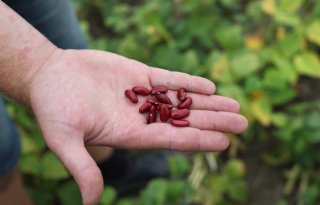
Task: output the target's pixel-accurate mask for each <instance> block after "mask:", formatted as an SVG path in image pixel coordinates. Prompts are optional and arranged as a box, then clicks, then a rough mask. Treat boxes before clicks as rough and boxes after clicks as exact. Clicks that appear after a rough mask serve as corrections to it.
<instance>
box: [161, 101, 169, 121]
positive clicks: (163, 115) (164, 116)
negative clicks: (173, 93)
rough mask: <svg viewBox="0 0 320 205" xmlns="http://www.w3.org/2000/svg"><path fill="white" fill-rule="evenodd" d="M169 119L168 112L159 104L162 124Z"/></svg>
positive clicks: (166, 108) (167, 109) (163, 105)
mask: <svg viewBox="0 0 320 205" xmlns="http://www.w3.org/2000/svg"><path fill="white" fill-rule="evenodd" d="M169 118H170V110H169V108H168V107H167V105H165V104H161V107H160V120H161V121H162V122H165V121H167V120H168V119H169Z"/></svg>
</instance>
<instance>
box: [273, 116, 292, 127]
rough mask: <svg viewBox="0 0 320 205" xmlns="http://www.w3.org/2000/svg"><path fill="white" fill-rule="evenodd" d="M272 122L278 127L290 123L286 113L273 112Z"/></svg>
mask: <svg viewBox="0 0 320 205" xmlns="http://www.w3.org/2000/svg"><path fill="white" fill-rule="evenodd" d="M271 121H272V124H274V125H275V126H277V127H281V128H282V127H285V126H286V125H287V124H288V116H287V115H286V114H285V113H280V112H278V113H273V114H272V116H271Z"/></svg>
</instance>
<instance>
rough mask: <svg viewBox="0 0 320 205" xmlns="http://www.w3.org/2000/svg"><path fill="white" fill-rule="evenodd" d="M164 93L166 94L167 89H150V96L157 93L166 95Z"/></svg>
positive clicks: (158, 87) (160, 87)
mask: <svg viewBox="0 0 320 205" xmlns="http://www.w3.org/2000/svg"><path fill="white" fill-rule="evenodd" d="M166 92H168V88H167V87H166V86H163V85H160V86H156V87H153V88H152V89H151V95H155V94H158V93H166Z"/></svg>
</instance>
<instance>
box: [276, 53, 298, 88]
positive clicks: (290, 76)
mask: <svg viewBox="0 0 320 205" xmlns="http://www.w3.org/2000/svg"><path fill="white" fill-rule="evenodd" d="M270 57H271V61H272V63H274V65H275V66H276V69H277V70H279V72H280V73H279V75H281V76H282V77H283V78H286V79H287V80H286V81H287V82H289V83H291V84H295V83H296V82H297V78H298V76H297V72H296V70H295V68H294V66H293V65H292V64H291V62H290V61H289V60H288V59H287V58H286V57H284V56H282V55H281V54H279V53H278V52H277V51H271V52H270Z"/></svg>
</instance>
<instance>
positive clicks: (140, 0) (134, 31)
mask: <svg viewBox="0 0 320 205" xmlns="http://www.w3.org/2000/svg"><path fill="white" fill-rule="evenodd" d="M73 2H74V5H75V6H76V9H77V12H78V15H79V17H80V19H81V25H82V28H83V30H84V31H85V33H86V35H87V38H88V39H89V41H90V44H91V48H94V49H99V50H107V51H110V52H115V53H118V54H121V55H124V56H127V57H129V58H133V59H136V60H139V61H142V62H144V63H147V64H149V65H152V66H157V67H162V68H166V69H169V70H176V71H182V72H187V73H190V74H193V75H199V76H203V77H206V78H208V79H211V80H212V81H213V82H215V83H216V85H217V92H218V94H220V95H225V96H230V97H233V98H235V99H237V100H238V101H239V102H240V103H241V112H242V114H244V115H245V116H246V117H247V118H248V119H249V122H250V127H249V129H248V130H247V131H246V132H245V133H243V134H242V135H229V136H230V139H231V142H232V143H231V146H230V148H229V149H228V150H226V151H224V152H222V153H188V155H179V156H176V157H174V158H172V159H170V161H169V166H170V170H171V173H172V175H173V177H172V179H169V180H164V179H155V180H152V181H151V182H150V183H149V184H148V185H147V186H146V187H145V188H143V189H142V190H141V191H140V192H138V193H137V194H134V195H132V196H125V197H123V196H119V195H118V194H117V192H116V190H115V189H114V188H112V187H106V188H105V190H104V196H103V199H102V202H101V204H102V205H111V204H116V205H136V204H137V205H150V204H153V205H167V204H179V205H181V204H186V205H189V204H190V205H241V204H246V205H257V204H259V205H273V204H275V205H318V204H320V174H319V171H320V170H319V168H320V166H319V165H320V163H319V162H320V146H319V145H320V101H319V97H320V79H319V78H320V61H319V52H320V1H319V0H198V1H196V0H171V1H170V0H168V1H163V0H132V1H130V0H91V1H89V0H74V1H73ZM7 108H8V111H9V113H10V115H11V116H12V118H13V119H14V120H15V122H16V123H17V125H18V128H19V131H20V133H21V135H22V136H23V138H22V141H23V153H22V156H21V160H20V164H19V165H20V169H21V170H22V173H23V176H24V179H25V182H26V184H27V186H28V190H29V191H30V193H31V195H32V197H33V200H34V201H35V202H36V204H38V205H48V204H61V205H73V204H75V205H76V204H81V199H80V194H79V191H78V189H77V187H76V185H75V184H74V182H73V180H72V179H71V178H70V176H69V174H68V173H67V172H66V170H65V169H64V168H63V166H62V165H61V163H60V162H59V161H58V160H57V158H56V157H55V156H54V155H53V154H52V153H51V152H50V151H49V150H48V148H47V147H46V146H45V143H44V141H43V140H42V137H41V133H40V131H39V128H38V126H37V124H36V122H35V120H34V118H33V117H32V115H31V114H30V113H29V112H28V111H26V110H25V109H24V108H22V107H19V106H17V105H14V104H11V103H8V104H7Z"/></svg>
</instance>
